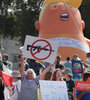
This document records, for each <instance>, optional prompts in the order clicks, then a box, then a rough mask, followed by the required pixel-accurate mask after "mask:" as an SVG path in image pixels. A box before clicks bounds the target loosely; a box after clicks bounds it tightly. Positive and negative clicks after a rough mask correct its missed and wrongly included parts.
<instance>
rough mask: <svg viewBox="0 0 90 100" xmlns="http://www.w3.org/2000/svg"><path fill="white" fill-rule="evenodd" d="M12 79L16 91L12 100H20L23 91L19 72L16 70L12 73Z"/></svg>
mask: <svg viewBox="0 0 90 100" xmlns="http://www.w3.org/2000/svg"><path fill="white" fill-rule="evenodd" d="M12 77H13V87H14V91H13V94H12V96H11V100H19V96H20V91H21V80H20V78H21V74H20V72H19V71H16V70H14V71H13V72H12Z"/></svg>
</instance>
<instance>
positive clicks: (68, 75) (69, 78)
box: [63, 68, 75, 100]
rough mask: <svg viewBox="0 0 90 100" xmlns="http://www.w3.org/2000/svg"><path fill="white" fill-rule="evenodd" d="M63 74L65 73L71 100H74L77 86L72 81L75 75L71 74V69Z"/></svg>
mask: <svg viewBox="0 0 90 100" xmlns="http://www.w3.org/2000/svg"><path fill="white" fill-rule="evenodd" d="M63 73H64V78H65V81H66V85H67V90H68V96H69V100H73V90H74V87H75V84H74V81H73V80H72V77H73V75H72V74H71V69H70V68H66V69H65V70H64V71H63Z"/></svg>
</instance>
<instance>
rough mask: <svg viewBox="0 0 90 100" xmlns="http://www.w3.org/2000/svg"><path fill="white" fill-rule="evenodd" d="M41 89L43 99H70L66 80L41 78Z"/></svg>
mask: <svg viewBox="0 0 90 100" xmlns="http://www.w3.org/2000/svg"><path fill="white" fill-rule="evenodd" d="M40 89H41V96H42V100H68V93H67V88H66V82H62V81H41V80H40Z"/></svg>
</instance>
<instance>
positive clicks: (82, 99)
mask: <svg viewBox="0 0 90 100" xmlns="http://www.w3.org/2000/svg"><path fill="white" fill-rule="evenodd" d="M86 57H87V59H86V62H85V63H83V61H82V60H81V59H80V58H79V55H77V54H74V55H72V58H71V60H70V57H69V56H68V57H67V58H66V61H64V62H63V61H62V59H61V56H60V55H57V57H56V60H55V63H54V64H50V63H47V62H44V63H42V64H41V63H40V62H37V61H36V60H34V59H26V58H24V57H23V55H22V54H20V55H18V60H19V61H18V70H12V67H13V64H12V62H10V61H8V55H7V54H3V55H0V69H1V70H2V71H4V68H3V67H8V69H10V70H12V74H11V75H12V77H13V85H12V86H6V85H5V84H4V82H3V80H2V78H1V76H0V100H39V99H38V98H39V97H38V96H39V95H38V89H39V80H51V81H65V82H66V86H67V91H68V97H69V100H90V92H87V91H86V90H83V91H79V90H75V84H76V81H77V80H80V81H81V80H82V81H88V82H90V53H87V54H86ZM75 62H77V63H78V66H77V65H75ZM77 63H76V64H77ZM73 65H75V66H73ZM72 66H73V67H72ZM80 66H81V67H80ZM77 71H78V73H77V74H76V73H75V72H77Z"/></svg>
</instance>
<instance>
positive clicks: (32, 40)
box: [23, 35, 58, 63]
mask: <svg viewBox="0 0 90 100" xmlns="http://www.w3.org/2000/svg"><path fill="white" fill-rule="evenodd" d="M57 50H58V43H57V42H55V41H52V40H50V39H43V38H39V37H33V36H29V35H27V36H26V39H25V43H24V48H23V56H24V57H26V58H31V59H36V60H41V61H45V62H51V63H54V61H55V58H56V53H57Z"/></svg>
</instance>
